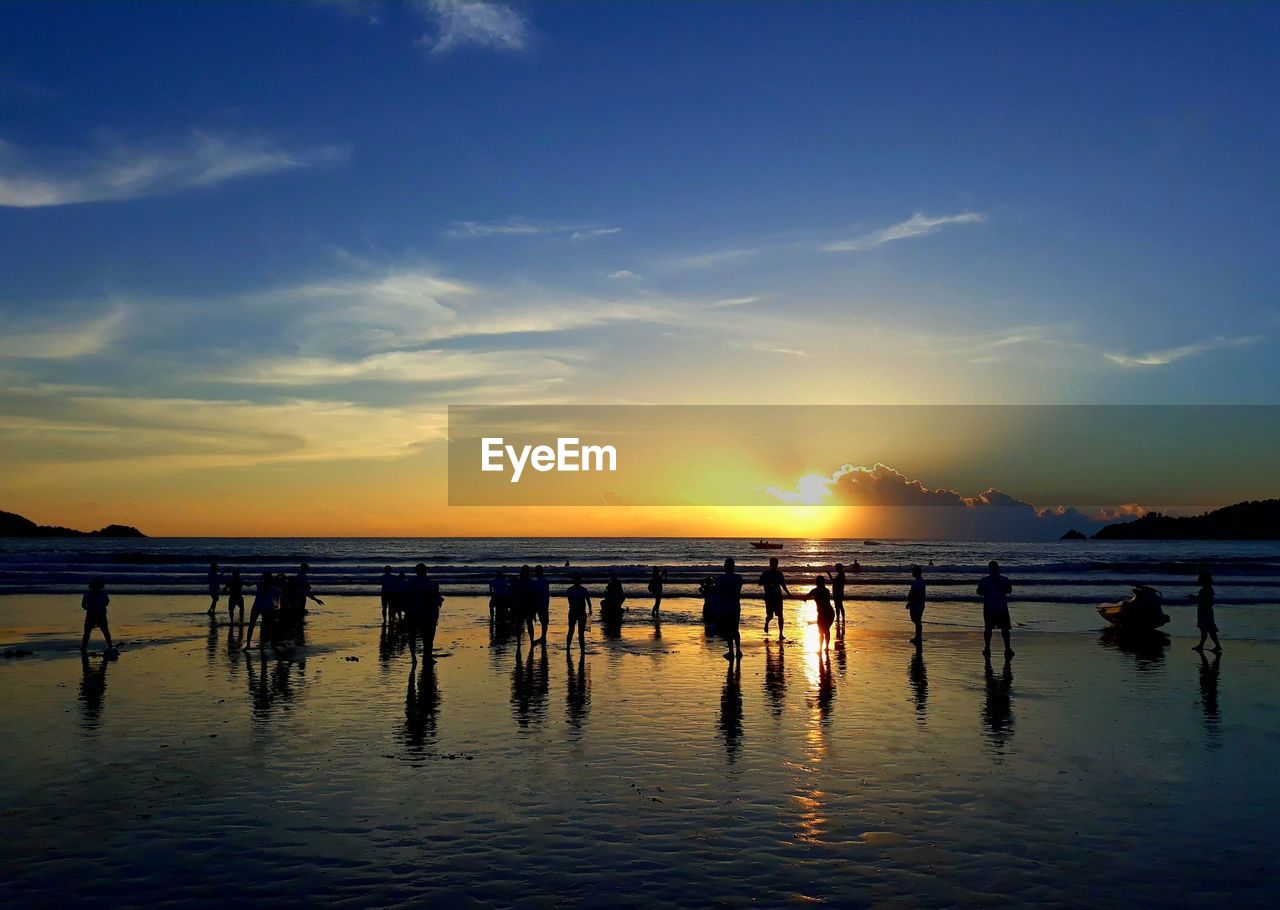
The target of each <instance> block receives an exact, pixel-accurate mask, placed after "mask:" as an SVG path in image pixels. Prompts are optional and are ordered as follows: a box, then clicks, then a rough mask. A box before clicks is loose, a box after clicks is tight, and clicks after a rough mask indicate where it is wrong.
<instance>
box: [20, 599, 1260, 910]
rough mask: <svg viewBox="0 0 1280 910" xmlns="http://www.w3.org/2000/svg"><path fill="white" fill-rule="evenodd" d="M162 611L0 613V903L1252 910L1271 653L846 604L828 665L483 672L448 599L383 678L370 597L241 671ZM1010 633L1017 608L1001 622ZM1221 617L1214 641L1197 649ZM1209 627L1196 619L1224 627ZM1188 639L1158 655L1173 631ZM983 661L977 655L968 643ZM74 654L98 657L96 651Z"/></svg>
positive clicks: (771, 648) (656, 660)
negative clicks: (1037, 629) (82, 632)
mask: <svg viewBox="0 0 1280 910" xmlns="http://www.w3.org/2000/svg"><path fill="white" fill-rule="evenodd" d="M200 606H201V603H200V601H199V600H198V599H193V598H190V597H187V598H180V597H146V596H135V597H130V596H128V595H121V596H119V597H118V598H115V599H113V603H112V623H113V631H114V632H115V634H116V636H117V638H118V639H119V640H120V641H121V642H122V655H121V657H120V659H119V660H118V661H115V662H109V663H108V662H104V661H103V660H102V658H101V657H98V656H93V657H90V658H89V659H88V660H87V661H85V662H82V661H81V659H80V656H79V654H78V652H76V651H75V650H74V648H75V646H76V645H77V644H78V631H79V630H78V628H77V627H76V625H75V624H76V622H77V621H78V618H79V617H78V613H79V611H78V609H76V604H75V602H74V601H69V600H68V598H66V597H50V596H35V595H33V596H12V597H5V598H0V645H3V647H4V648H12V647H24V648H30V649H32V650H33V651H34V652H35V653H34V654H33V655H31V656H28V657H22V658H8V659H5V660H3V661H0V686H2V687H3V692H4V698H3V699H0V729H3V730H4V731H5V734H6V735H5V740H4V744H3V745H2V746H0V781H3V783H2V784H0V787H2V788H3V803H4V806H5V809H4V812H5V819H4V824H3V825H0V857H2V858H3V864H4V868H5V869H6V870H7V873H6V879H7V882H6V887H5V888H4V889H3V892H2V893H0V903H3V904H6V905H24V906H29V905H31V904H33V903H37V902H39V903H50V902H53V901H55V900H57V901H59V902H69V901H77V902H90V903H100V904H103V905H120V904H134V905H136V904H144V903H146V904H158V903H159V904H164V903H176V902H184V903H189V904H197V905H209V906H213V905H218V906H223V905H226V904H228V903H236V902H242V901H243V902H248V901H257V900H263V901H266V900H271V901H275V902H281V901H283V902H287V903H291V902H300V901H303V900H325V901H335V902H337V901H340V902H342V903H343V904H344V905H348V906H378V905H386V904H389V903H396V902H404V901H410V900H425V901H430V902H432V903H438V904H440V905H447V906H509V905H512V904H515V903H520V904H521V905H529V906H553V905H554V906H601V907H603V906H610V907H613V906H652V905H655V904H660V905H676V906H731V907H732V906H792V905H795V904H806V903H824V904H828V905H831V906H886V907H889V906H892V907H897V906H930V907H933V906H937V907H943V906H955V905H970V906H973V905H977V906H985V905H991V904H1006V905H1010V906H1021V905H1029V904H1035V905H1040V906H1080V905H1090V906H1103V907H1121V906H1168V905H1179V906H1205V907H1207V906H1217V905H1221V904H1223V903H1226V902H1228V901H1230V902H1231V903H1232V904H1233V905H1235V906H1259V907H1261V906H1270V905H1271V897H1272V896H1273V895H1274V893H1275V891H1276V889H1277V886H1278V884H1280V882H1278V880H1277V872H1278V871H1280V869H1278V867H1277V861H1276V859H1275V856H1274V848H1273V843H1272V835H1271V831H1272V829H1273V822H1274V818H1275V817H1276V813H1277V810H1278V809H1280V793H1278V790H1277V787H1276V785H1275V783H1274V777H1273V772H1272V767H1271V766H1272V764H1273V762H1272V761H1271V760H1270V756H1274V755H1275V754H1277V748H1278V747H1280V692H1278V690H1277V687H1276V686H1275V678H1276V673H1275V668H1276V666H1277V660H1278V659H1280V644H1277V643H1275V642H1272V641H1238V640H1229V639H1228V640H1227V641H1226V642H1225V644H1226V646H1227V649H1228V650H1227V653H1226V654H1225V655H1224V656H1223V657H1222V658H1221V660H1220V661H1214V660H1212V659H1211V658H1210V659H1207V660H1205V661H1202V660H1201V658H1200V657H1199V655H1197V654H1195V653H1194V652H1192V651H1191V650H1190V649H1189V648H1190V645H1191V644H1193V643H1194V640H1193V639H1191V638H1186V637H1174V638H1173V640H1172V641H1171V643H1170V644H1169V646H1168V647H1167V648H1158V647H1157V648H1154V649H1149V650H1144V651H1140V652H1134V651H1132V650H1124V649H1122V648H1120V647H1118V646H1116V645H1115V644H1114V643H1111V642H1108V641H1105V640H1102V639H1101V638H1100V637H1099V635H1098V634H1097V633H1096V632H1084V633H1075V634H1067V633H1044V632H1041V633H1027V632H1021V631H1019V632H1018V633H1017V634H1016V637H1015V642H1014V646H1015V648H1016V649H1017V651H1018V653H1017V656H1016V657H1015V658H1013V660H1012V662H1011V663H1010V664H1009V665H1008V666H1007V667H1006V666H1005V662H1004V661H1003V659H1001V658H998V657H997V658H996V659H995V661H994V662H993V663H992V664H991V665H990V667H989V668H988V665H987V663H986V662H985V661H984V660H983V658H982V656H981V654H980V650H981V637H980V635H979V634H977V633H975V632H973V631H972V630H968V629H957V628H955V627H953V626H930V625H926V637H927V640H926V643H925V647H924V650H923V652H922V653H921V654H919V655H917V654H916V652H915V651H914V649H913V648H912V647H911V646H910V645H909V644H907V642H906V639H907V638H908V637H909V636H910V628H909V626H908V625H907V623H906V621H905V615H902V611H901V609H898V610H894V611H887V610H885V609H883V608H882V607H879V606H876V607H872V606H867V607H866V608H865V609H862V608H860V607H859V606H858V605H857V604H850V610H851V614H852V615H855V616H857V617H859V618H858V620H857V621H855V622H851V623H850V624H849V626H848V628H847V629H846V634H845V638H844V641H843V642H837V647H836V649H834V650H833V651H832V653H831V657H830V660H829V661H824V660H820V659H819V657H818V654H817V652H816V648H815V644H816V633H815V629H814V627H813V626H811V625H808V624H807V623H804V622H802V621H799V620H798V616H799V615H801V613H800V611H801V609H802V608H801V605H799V604H794V605H792V607H791V609H792V614H793V618H792V624H791V626H790V631H791V632H792V636H791V637H792V640H791V641H790V642H789V643H788V644H785V645H783V646H779V645H777V644H776V643H768V644H767V643H765V641H764V640H763V639H762V636H761V634H760V631H759V622H758V621H757V620H756V614H755V612H754V611H751V610H748V616H749V617H750V620H751V621H750V622H748V623H745V624H744V626H746V627H747V628H748V629H749V631H747V632H746V633H744V648H745V650H746V656H745V657H744V659H743V661H742V663H741V667H740V670H737V671H735V670H733V669H731V668H730V667H729V665H728V664H727V662H726V661H725V660H724V659H723V658H722V657H721V653H722V651H723V644H722V642H720V641H719V640H716V639H707V638H706V636H705V635H704V632H703V629H702V627H701V625H700V624H697V623H695V622H691V621H688V619H689V618H690V617H691V616H692V614H693V613H694V611H695V610H696V605H695V604H693V603H692V602H689V601H680V600H674V601H671V602H669V603H664V609H665V610H667V611H668V613H669V614H671V617H670V618H669V619H668V621H666V622H664V623H662V624H661V626H660V627H655V626H654V625H653V624H652V623H651V622H649V621H647V620H643V621H642V620H640V619H639V618H638V614H639V615H643V612H644V611H642V609H641V608H642V606H643V605H642V604H640V603H633V604H631V606H632V607H633V610H632V614H631V615H632V617H636V618H634V619H632V621H631V622H629V623H628V624H627V625H625V626H624V627H623V630H622V634H621V636H620V637H619V638H616V639H606V638H604V637H603V636H602V634H601V629H600V627H599V626H598V625H596V626H594V627H593V628H592V629H591V632H590V636H589V642H588V645H589V646H588V653H587V654H586V656H585V659H583V660H581V661H580V660H579V657H578V653H577V650H576V648H574V649H573V650H571V651H569V652H566V651H565V649H564V641H563V637H562V636H563V625H564V623H563V609H562V605H561V604H556V606H555V611H556V613H555V615H554V620H553V627H552V634H551V643H550V647H548V648H547V650H546V652H545V653H544V652H543V651H542V649H540V648H539V649H534V650H533V651H532V652H531V651H530V650H529V649H528V647H527V646H526V648H525V649H524V650H523V651H521V652H517V651H516V649H515V647H514V642H507V643H505V644H503V643H500V644H498V645H496V646H495V645H494V644H493V643H491V641H490V639H489V634H488V629H487V625H486V623H485V622H484V618H483V617H484V616H485V612H486V611H485V607H484V603H483V601H481V600H480V599H478V598H450V599H449V601H448V603H447V604H446V608H445V609H446V613H445V618H444V620H443V622H442V626H441V631H440V633H439V635H438V636H437V656H438V658H439V659H438V661H437V662H436V663H435V664H434V665H433V666H431V665H428V666H427V667H426V668H425V669H424V668H423V667H419V668H418V669H417V670H413V669H412V668H411V666H410V662H409V655H408V653H407V651H406V650H405V649H404V648H403V646H402V645H400V644H399V643H398V642H397V641H395V640H394V639H393V638H389V637H383V636H381V634H380V629H379V621H378V607H377V605H376V601H375V599H374V598H370V597H350V598H332V599H330V600H329V602H328V604H327V605H326V607H324V608H322V609H319V610H317V611H316V612H315V613H314V614H313V615H312V616H311V617H310V619H309V622H308V629H307V636H306V644H305V645H304V646H301V647H298V648H295V649H291V650H290V651H288V652H285V651H282V652H281V653H280V654H278V655H273V654H272V653H271V651H270V650H268V651H267V652H266V654H264V655H259V654H258V653H257V652H256V651H254V652H252V653H249V654H244V653H241V652H240V651H239V648H238V639H237V635H236V631H235V630H234V629H232V628H230V627H228V626H227V625H225V616H224V617H220V618H219V623H221V624H219V625H213V626H209V625H208V624H207V621H206V620H205V618H204V617H203V616H202V615H200V614H201V611H200ZM1014 609H1015V618H1016V616H1017V608H1016V605H1015V608H1014ZM1221 620H1222V617H1221V616H1220V621H1221ZM1223 626H1224V630H1226V629H1227V625H1226V624H1225V623H1224V624H1223ZM1187 631H1189V630H1187ZM997 641H998V639H997ZM95 647H97V648H99V649H100V647H101V645H100V639H96V640H95Z"/></svg>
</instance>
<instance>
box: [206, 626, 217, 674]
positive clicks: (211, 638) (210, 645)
mask: <svg viewBox="0 0 1280 910" xmlns="http://www.w3.org/2000/svg"><path fill="white" fill-rule="evenodd" d="M204 649H205V651H206V652H207V653H208V655H209V665H210V666H212V665H213V662H214V660H216V659H217V657H218V619H217V617H216V616H212V615H211V616H210V617H209V634H208V636H207V637H206V638H205V640H204Z"/></svg>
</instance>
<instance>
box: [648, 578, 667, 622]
mask: <svg viewBox="0 0 1280 910" xmlns="http://www.w3.org/2000/svg"><path fill="white" fill-rule="evenodd" d="M666 581H667V570H666V569H659V568H658V567H657V566H654V567H653V574H652V575H651V576H649V593H650V594H652V595H653V618H654V619H657V618H658V607H660V606H661V605H662V586H663V585H664V584H665V583H666Z"/></svg>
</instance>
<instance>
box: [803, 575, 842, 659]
mask: <svg viewBox="0 0 1280 910" xmlns="http://www.w3.org/2000/svg"><path fill="white" fill-rule="evenodd" d="M805 599H806V600H812V601H813V602H814V603H815V604H817V605H818V650H819V651H827V650H830V648H831V624H832V623H833V622H835V620H836V611H835V608H834V607H833V606H832V604H831V592H830V591H828V590H827V580H826V579H825V578H823V577H822V576H821V575H815V576H814V577H813V590H811V591H810V592H809V593H808V594H806V595H805Z"/></svg>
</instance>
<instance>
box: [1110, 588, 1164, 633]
mask: <svg viewBox="0 0 1280 910" xmlns="http://www.w3.org/2000/svg"><path fill="white" fill-rule="evenodd" d="M1098 615H1099V616H1101V617H1102V618H1103V619H1105V620H1106V621H1107V622H1109V623H1111V625H1112V626H1114V627H1115V628H1116V631H1118V632H1153V631H1155V630H1156V629H1158V628H1160V627H1161V626H1163V625H1164V624H1165V623H1167V622H1168V621H1169V615H1168V614H1167V613H1165V612H1164V595H1162V594H1161V593H1160V592H1159V591H1158V590H1157V589H1155V588H1153V587H1151V586H1150V585H1134V588H1133V593H1132V594H1131V595H1129V596H1128V597H1126V598H1125V599H1124V600H1121V601H1117V602H1116V603H1109V604H1101V605H1099V607H1098Z"/></svg>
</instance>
